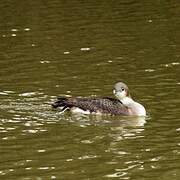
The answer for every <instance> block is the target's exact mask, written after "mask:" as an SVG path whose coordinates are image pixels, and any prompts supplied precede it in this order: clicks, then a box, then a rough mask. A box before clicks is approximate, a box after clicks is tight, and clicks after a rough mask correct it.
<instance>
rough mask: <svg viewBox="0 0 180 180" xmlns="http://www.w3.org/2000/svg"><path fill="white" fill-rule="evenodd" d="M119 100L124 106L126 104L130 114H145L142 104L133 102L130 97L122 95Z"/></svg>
mask: <svg viewBox="0 0 180 180" xmlns="http://www.w3.org/2000/svg"><path fill="white" fill-rule="evenodd" d="M119 100H120V101H121V102H122V103H123V105H124V106H126V107H127V108H128V109H129V111H130V113H131V114H132V115H136V116H146V110H145V108H144V106H142V105H141V104H140V103H138V102H135V101H134V100H133V99H132V98H130V97H124V98H122V99H119Z"/></svg>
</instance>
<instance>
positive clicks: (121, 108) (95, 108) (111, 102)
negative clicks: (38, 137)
mask: <svg viewBox="0 0 180 180" xmlns="http://www.w3.org/2000/svg"><path fill="white" fill-rule="evenodd" d="M113 94H114V95H115V97H116V99H115V98H111V97H103V98H98V97H96V98H94V97H92V98H85V97H58V99H57V101H56V102H55V103H53V104H52V106H53V107H54V108H57V107H61V112H64V111H66V110H67V109H68V110H70V111H71V112H79V113H83V114H90V113H95V114H111V115H123V116H146V110H145V108H144V106H143V105H141V104H140V103H138V102H136V101H134V100H133V99H132V98H131V96H130V93H129V88H128V86H127V85H126V84H125V83H123V82H118V83H116V84H115V85H114V89H113Z"/></svg>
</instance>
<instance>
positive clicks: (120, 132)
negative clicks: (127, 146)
mask: <svg viewBox="0 0 180 180" xmlns="http://www.w3.org/2000/svg"><path fill="white" fill-rule="evenodd" d="M70 117H71V118H70V120H71V121H72V122H74V123H76V124H77V125H78V126H81V127H86V126H90V125H94V126H105V127H108V129H109V130H108V133H109V136H111V137H112V138H113V139H114V140H113V141H119V140H121V139H124V138H133V137H134V138H135V137H136V136H137V135H138V136H139V134H140V133H141V132H142V131H143V130H144V124H145V123H146V119H147V118H146V117H139V116H138V117H130V116H107V115H101V116H100V115H98V116H97V115H79V114H71V116H70Z"/></svg>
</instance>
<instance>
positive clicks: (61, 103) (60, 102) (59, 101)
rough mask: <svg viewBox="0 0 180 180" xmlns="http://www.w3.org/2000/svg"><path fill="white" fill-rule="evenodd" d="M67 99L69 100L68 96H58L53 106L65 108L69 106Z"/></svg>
mask: <svg viewBox="0 0 180 180" xmlns="http://www.w3.org/2000/svg"><path fill="white" fill-rule="evenodd" d="M67 101H68V98H66V97H58V99H57V101H55V102H54V103H53V104H52V107H53V108H58V107H62V108H63V109H64V108H66V107H67V106H68V103H67Z"/></svg>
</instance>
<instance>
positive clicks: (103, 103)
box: [53, 97, 128, 115]
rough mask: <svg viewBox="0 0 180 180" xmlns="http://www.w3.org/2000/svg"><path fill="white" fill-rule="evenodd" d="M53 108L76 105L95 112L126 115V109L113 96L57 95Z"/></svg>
mask: <svg viewBox="0 0 180 180" xmlns="http://www.w3.org/2000/svg"><path fill="white" fill-rule="evenodd" d="M53 107H54V108H57V107H64V109H65V108H69V109H71V108H73V107H78V108H80V109H82V110H84V111H90V112H91V113H92V112H95V113H105V114H114V115H128V109H127V108H125V107H124V105H123V104H122V103H121V102H120V101H119V100H117V99H114V98H108V97H104V98H80V97H76V98H73V97H71V98H64V97H59V98H58V100H57V101H56V102H55V103H54V104H53Z"/></svg>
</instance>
